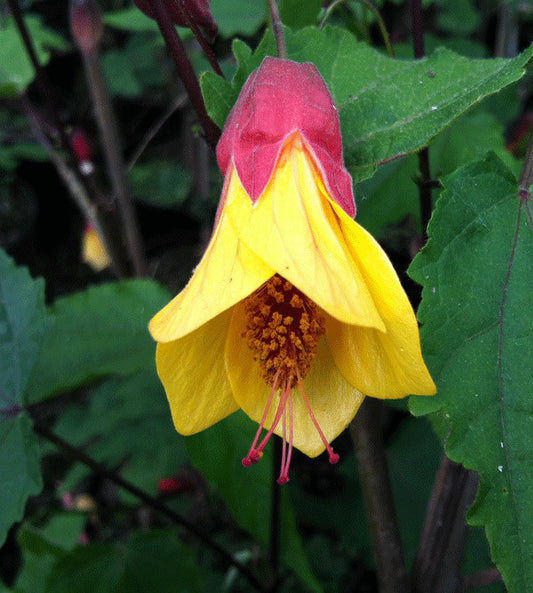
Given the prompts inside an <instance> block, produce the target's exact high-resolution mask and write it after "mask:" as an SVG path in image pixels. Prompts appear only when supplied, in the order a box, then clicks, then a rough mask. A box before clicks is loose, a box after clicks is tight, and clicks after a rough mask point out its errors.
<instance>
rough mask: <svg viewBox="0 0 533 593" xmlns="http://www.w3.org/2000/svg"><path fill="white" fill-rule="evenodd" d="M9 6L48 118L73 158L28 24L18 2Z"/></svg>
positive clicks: (14, 0) (8, 2) (10, 0)
mask: <svg viewBox="0 0 533 593" xmlns="http://www.w3.org/2000/svg"><path fill="white" fill-rule="evenodd" d="M7 4H8V6H9V10H10V11H11V14H12V16H13V18H14V19H15V23H16V25H17V28H18V30H19V33H20V36H21V39H22V43H23V44H24V47H25V49H26V53H27V54H28V57H29V59H30V61H31V63H32V66H33V69H34V70H35V79H36V82H37V85H38V87H39V91H40V92H41V94H42V96H43V98H44V101H45V105H46V111H47V112H48V117H49V118H50V119H51V121H52V122H53V124H54V126H55V128H56V131H57V133H58V134H59V138H60V140H61V144H62V145H63V146H64V147H65V150H67V151H69V152H70V154H71V156H72V152H71V150H70V148H71V147H70V142H69V141H68V138H67V136H66V134H65V130H64V128H63V126H62V125H61V121H60V119H59V115H58V109H57V107H56V104H55V101H54V97H53V94H52V91H51V84H50V81H49V80H48V76H47V75H46V72H45V70H44V68H43V67H42V65H41V63H40V62H39V58H38V57H37V52H36V51H35V46H34V45H33V41H32V39H31V36H30V33H29V31H28V29H27V27H26V23H25V22H24V18H23V16H22V13H21V10H20V7H19V4H18V2H17V0H7Z"/></svg>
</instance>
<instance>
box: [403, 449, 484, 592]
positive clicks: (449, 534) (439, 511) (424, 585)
mask: <svg viewBox="0 0 533 593" xmlns="http://www.w3.org/2000/svg"><path fill="white" fill-rule="evenodd" d="M478 481H479V480H478V476H477V474H475V473H474V472H470V471H468V470H466V469H465V468H464V467H463V466H462V465H459V464H458V463H455V462H453V461H450V459H448V458H447V457H446V455H443V456H442V460H441V464H440V467H439V471H438V473H437V476H436V478H435V483H434V485H433V490H432V492H431V496H430V499H429V500H430V502H429V506H428V509H427V512H426V517H425V520H424V527H423V529H422V534H421V536H420V541H419V543H418V550H417V554H416V558H415V561H414V563H413V571H412V582H413V593H425V592H426V591H431V592H432V593H447V592H449V591H456V590H457V588H458V586H459V583H460V566H461V560H462V557H463V550H464V542H465V537H466V530H467V526H466V522H465V514H466V511H467V509H468V508H469V507H470V505H471V504H472V502H473V501H474V498H475V496H476V492H477V486H478Z"/></svg>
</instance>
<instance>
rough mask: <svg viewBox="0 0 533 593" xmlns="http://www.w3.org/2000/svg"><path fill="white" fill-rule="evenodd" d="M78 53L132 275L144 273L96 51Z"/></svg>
mask: <svg viewBox="0 0 533 593" xmlns="http://www.w3.org/2000/svg"><path fill="white" fill-rule="evenodd" d="M82 57H83V65H84V68H85V74H86V76H87V82H88V86H89V90H90V93H91V97H92V100H93V104H94V107H95V113H96V120H97V123H98V127H99V130H100V135H101V138H102V145H103V149H104V157H105V159H106V164H107V169H108V172H109V176H110V178H111V184H112V187H113V194H114V195H115V197H116V200H117V203H118V206H119V211H120V214H121V218H122V222H123V225H124V232H125V237H126V243H127V246H128V253H129V257H130V260H131V263H132V266H133V270H134V272H135V275H136V276H146V275H147V268H146V260H145V256H144V250H143V243H142V239H141V233H140V231H139V225H138V222H137V217H136V214H135V210H134V207H133V204H132V201H131V196H130V193H129V186H128V181H127V178H126V170H125V165H124V161H123V156H122V148H121V142H120V136H119V133H118V130H117V125H116V121H115V117H114V114H113V110H112V107H111V101H110V98H109V95H108V92H107V85H106V82H105V79H104V75H103V72H102V68H101V65H100V57H99V53H98V52H97V51H95V52H93V53H92V54H87V53H83V52H82Z"/></svg>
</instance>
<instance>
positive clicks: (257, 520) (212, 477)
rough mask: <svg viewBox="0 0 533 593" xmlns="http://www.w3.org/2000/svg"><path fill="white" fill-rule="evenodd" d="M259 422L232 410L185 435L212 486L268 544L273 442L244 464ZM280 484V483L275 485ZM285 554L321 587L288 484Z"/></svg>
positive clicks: (300, 574) (283, 538)
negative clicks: (248, 464)
mask: <svg viewBox="0 0 533 593" xmlns="http://www.w3.org/2000/svg"><path fill="white" fill-rule="evenodd" d="M256 430H257V425H256V424H255V423H254V422H252V421H251V420H250V419H249V418H248V417H247V416H245V415H244V414H242V413H240V412H236V413H235V414H232V415H231V416H230V417H229V418H226V419H225V420H223V421H222V422H218V423H217V424H215V425H214V426H212V427H211V428H209V429H208V430H205V431H203V432H201V433H198V434H195V435H192V436H189V437H187V439H185V446H186V448H187V451H188V452H189V455H190V456H191V459H192V461H193V463H194V465H195V467H197V468H198V469H199V470H200V471H201V472H202V474H203V475H204V476H205V478H206V479H207V480H208V481H209V482H210V483H211V484H212V485H213V486H214V488H215V489H216V490H217V492H218V493H219V494H220V496H221V497H222V499H223V500H224V502H225V503H226V505H227V507H228V508H229V509H230V511H231V513H232V515H233V517H234V518H235V520H236V521H237V523H238V524H239V525H240V526H241V527H243V528H244V529H246V531H248V532H249V533H250V534H251V535H252V536H253V537H254V538H255V539H256V540H257V541H258V542H259V543H260V544H261V545H262V546H263V548H266V547H267V545H268V541H269V534H270V527H269V526H270V506H271V505H270V501H271V497H272V486H273V481H272V447H271V446H270V447H267V449H266V450H265V452H264V456H263V457H262V459H261V461H260V463H258V464H256V465H253V466H252V467H248V468H245V467H243V465H242V463H241V460H242V459H243V457H244V456H245V455H246V453H247V452H248V449H249V448H250V445H251V443H252V440H253V437H254V435H255V431H256ZM276 487H277V485H276ZM281 507H282V508H281V535H280V539H281V541H282V542H283V546H282V550H281V553H282V559H283V561H284V563H285V564H286V565H287V566H289V567H290V568H292V570H294V572H295V573H296V574H297V575H298V577H299V578H300V579H301V580H302V581H303V582H304V583H306V584H307V585H308V586H309V587H310V589H311V590H313V591H316V592H317V593H319V592H320V591H321V588H320V586H319V584H318V582H317V580H316V578H315V577H314V575H313V573H312V572H311V569H310V567H309V563H308V561H307V558H306V557H305V554H304V552H303V548H302V542H301V539H300V535H299V534H298V531H297V529H296V525H295V522H294V516H293V512H292V507H291V505H290V502H289V499H288V497H287V492H286V490H282V504H281Z"/></svg>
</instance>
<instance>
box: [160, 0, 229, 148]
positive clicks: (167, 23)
mask: <svg viewBox="0 0 533 593" xmlns="http://www.w3.org/2000/svg"><path fill="white" fill-rule="evenodd" d="M152 7H153V10H154V16H155V19H156V21H157V25H158V27H159V29H160V31H161V34H162V35H163V38H164V40H165V43H166V45H167V48H168V51H169V52H170V55H171V56H172V59H173V60H174V63H175V64H176V68H177V70H178V74H179V77H180V78H181V80H182V82H183V85H184V86H185V90H186V91H187V94H188V95H189V99H190V101H191V103H192V106H193V107H194V110H195V111H196V115H197V116H198V120H199V122H200V125H201V127H202V130H203V132H204V135H205V139H206V141H207V143H208V144H209V145H210V146H211V148H212V149H213V150H214V149H215V148H216V145H217V143H218V140H219V138H220V128H219V127H218V126H217V125H216V124H215V122H214V121H213V120H212V119H211V118H210V117H209V115H208V114H207V111H206V108H205V103H204V99H203V97H202V91H201V90H200V84H199V83H198V79H197V77H196V74H195V72H194V69H193V67H192V64H191V61H190V60H189V57H188V55H187V52H186V51H185V47H184V45H183V42H182V41H181V39H180V38H179V35H178V34H177V33H176V29H175V28H174V25H173V24H172V21H171V19H170V18H169V15H168V11H167V8H166V5H165V2H164V0H154V1H153V3H152Z"/></svg>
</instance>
